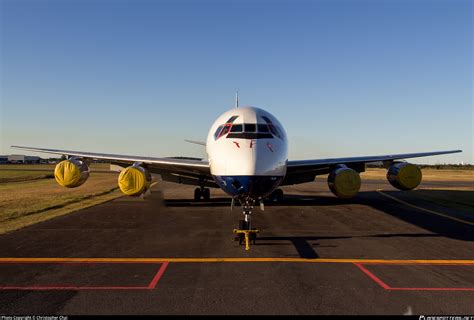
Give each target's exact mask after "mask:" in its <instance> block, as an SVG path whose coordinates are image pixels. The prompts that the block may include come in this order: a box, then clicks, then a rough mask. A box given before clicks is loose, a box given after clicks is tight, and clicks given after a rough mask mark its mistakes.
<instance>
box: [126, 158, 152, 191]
mask: <svg viewBox="0 0 474 320" xmlns="http://www.w3.org/2000/svg"><path fill="white" fill-rule="evenodd" d="M150 184H151V175H150V173H149V172H148V171H147V170H146V169H145V168H143V167H140V166H135V165H134V166H131V167H127V168H125V169H123V170H122V171H121V172H120V175H119V177H118V185H119V188H120V190H121V191H122V192H123V193H124V194H126V195H127V196H139V195H141V194H143V193H145V192H146V191H147V190H148V189H149V188H150Z"/></svg>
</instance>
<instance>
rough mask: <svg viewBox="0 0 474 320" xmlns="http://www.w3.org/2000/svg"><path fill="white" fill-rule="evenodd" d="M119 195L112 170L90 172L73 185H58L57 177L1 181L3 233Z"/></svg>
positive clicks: (1, 228)
mask: <svg viewBox="0 0 474 320" xmlns="http://www.w3.org/2000/svg"><path fill="white" fill-rule="evenodd" d="M0 172H1V173H3V171H0ZM120 196H122V193H121V192H120V191H119V190H118V187H117V174H109V173H91V176H90V177H89V179H88V180H87V181H86V182H85V183H84V184H83V185H82V186H80V187H77V188H73V189H68V188H63V187H61V186H59V185H58V184H57V183H56V181H55V180H54V179H36V180H29V181H19V182H9V183H0V233H5V232H8V231H11V230H15V229H18V228H21V227H24V226H27V225H30V224H33V223H37V222H40V221H44V220H47V219H50V218H53V217H56V216H58V215H63V214H67V213H69V212H72V211H76V210H79V209H83V208H85V207H88V206H91V205H96V204H98V203H101V202H104V201H108V200H111V199H114V198H117V197H120Z"/></svg>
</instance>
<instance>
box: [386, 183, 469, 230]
mask: <svg viewBox="0 0 474 320" xmlns="http://www.w3.org/2000/svg"><path fill="white" fill-rule="evenodd" d="M377 192H378V193H379V194H381V195H383V196H384V197H387V198H390V199H392V200H395V201H396V202H399V203H401V204H404V205H406V206H408V207H411V208H415V209H418V210H421V211H424V212H428V213H431V214H435V215H437V216H440V217H443V218H447V219H451V220H454V221H457V222H461V223H464V224H468V225H470V226H474V222H471V221H467V220H463V219H460V218H456V217H453V216H450V215H447V214H444V213H441V212H437V211H434V210H430V209H425V208H422V207H418V206H415V205H413V204H411V203H408V202H406V201H403V200H400V199H398V198H396V197H394V196H391V195H388V194H386V193H385V192H383V190H381V189H379V190H377Z"/></svg>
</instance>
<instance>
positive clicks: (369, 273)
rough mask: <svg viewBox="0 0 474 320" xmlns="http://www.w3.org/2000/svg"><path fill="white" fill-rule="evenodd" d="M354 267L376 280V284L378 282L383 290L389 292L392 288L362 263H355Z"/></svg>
mask: <svg viewBox="0 0 474 320" xmlns="http://www.w3.org/2000/svg"><path fill="white" fill-rule="evenodd" d="M354 265H355V266H356V267H357V268H359V269H360V270H362V272H364V273H365V274H366V275H368V276H369V277H370V278H371V279H372V280H374V281H375V282H377V284H378V285H379V286H381V287H382V288H384V289H385V290H388V289H390V287H389V286H388V285H387V284H386V283H385V282H383V281H382V280H380V279H379V278H378V277H377V276H375V275H374V274H373V273H372V272H370V271H369V270H367V269H366V268H364V266H362V265H361V264H360V263H354Z"/></svg>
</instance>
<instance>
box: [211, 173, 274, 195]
mask: <svg viewBox="0 0 474 320" xmlns="http://www.w3.org/2000/svg"><path fill="white" fill-rule="evenodd" d="M213 178H214V180H215V181H216V183H217V184H218V185H219V186H220V187H221V188H222V189H223V190H224V191H225V192H227V193H228V194H230V195H231V196H237V197H251V198H254V199H257V198H260V197H265V196H267V195H269V194H270V193H271V192H272V191H273V190H275V189H276V188H277V187H278V186H279V185H280V183H281V182H282V180H283V177H281V176H213Z"/></svg>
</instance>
